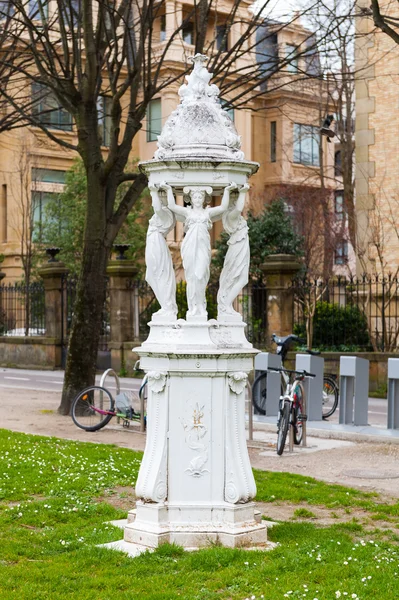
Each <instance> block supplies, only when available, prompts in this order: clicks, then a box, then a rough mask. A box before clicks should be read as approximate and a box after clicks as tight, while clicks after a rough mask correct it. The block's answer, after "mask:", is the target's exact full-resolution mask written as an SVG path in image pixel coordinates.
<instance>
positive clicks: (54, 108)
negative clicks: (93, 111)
mask: <svg viewBox="0 0 399 600" xmlns="http://www.w3.org/2000/svg"><path fill="white" fill-rule="evenodd" d="M32 96H33V100H34V102H35V104H34V106H33V107H32V114H33V116H34V117H36V119H37V120H38V121H39V123H42V125H45V126H46V127H49V128H53V129H62V130H64V131H72V116H71V115H70V114H69V112H68V111H66V110H65V109H64V108H62V106H60V104H59V102H58V100H57V98H56V97H55V96H54V94H53V93H52V92H51V91H49V90H48V89H46V88H45V87H44V86H42V85H41V84H40V83H33V84H32Z"/></svg>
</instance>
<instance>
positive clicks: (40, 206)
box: [32, 192, 58, 242]
mask: <svg viewBox="0 0 399 600" xmlns="http://www.w3.org/2000/svg"><path fill="white" fill-rule="evenodd" d="M56 198H58V194H57V193H54V192H32V205H33V236H34V240H35V241H38V242H45V240H43V222H44V218H45V210H46V206H47V205H48V204H49V202H51V201H53V200H54V199H56Z"/></svg>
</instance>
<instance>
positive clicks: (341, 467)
mask: <svg viewBox="0 0 399 600" xmlns="http://www.w3.org/2000/svg"><path fill="white" fill-rule="evenodd" d="M59 403H60V393H59V392H39V391H37V392H35V391H30V390H21V389H12V388H10V389H8V388H0V406H1V411H0V428H5V429H11V430H13V431H20V432H24V433H33V434H38V435H46V436H57V437H61V438H66V439H71V440H81V441H89V442H97V443H98V442H100V443H110V444H116V445H118V446H123V447H126V448H132V449H137V450H143V449H144V445H145V436H144V435H142V434H140V433H137V432H133V431H131V430H124V429H122V427H119V426H117V425H116V424H115V425H112V421H111V425H109V426H107V427H106V428H105V429H102V430H101V431H98V432H94V433H86V432H85V431H82V430H80V429H78V428H77V427H76V426H75V425H74V424H73V422H72V420H71V419H70V418H69V417H62V416H60V415H58V414H57V407H58V405H59ZM311 442H312V443H313V444H314V446H315V451H313V452H309V453H306V452H304V451H301V450H300V449H296V451H295V453H294V454H293V455H290V454H288V453H284V454H283V456H282V457H278V456H277V455H276V454H275V452H274V451H273V449H272V448H270V447H268V446H267V445H266V446H265V445H264V446H262V447H251V448H250V450H249V452H250V458H251V463H252V466H253V467H255V468H257V469H263V470H268V471H286V472H290V473H298V474H300V475H308V476H310V477H316V478H317V479H321V480H324V481H328V482H332V483H341V484H343V485H346V486H351V487H355V488H360V489H363V490H373V491H377V492H381V493H383V494H386V495H389V496H394V497H397V498H399V446H398V445H394V444H389V443H384V444H380V443H379V444H374V443H368V442H356V443H350V442H337V447H333V448H330V449H324V450H322V449H320V450H319V449H318V443H319V442H318V441H317V440H316V438H312V440H311ZM322 445H323V444H322V443H321V442H320V447H322ZM269 446H270V445H269ZM269 512H270V511H269ZM270 516H271V517H272V515H270Z"/></svg>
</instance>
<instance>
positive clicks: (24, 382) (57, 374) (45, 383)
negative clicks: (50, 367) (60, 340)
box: [0, 367, 141, 392]
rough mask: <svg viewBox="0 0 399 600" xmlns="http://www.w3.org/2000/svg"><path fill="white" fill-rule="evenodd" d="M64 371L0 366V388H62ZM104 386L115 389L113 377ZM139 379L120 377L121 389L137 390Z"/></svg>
mask: <svg viewBox="0 0 399 600" xmlns="http://www.w3.org/2000/svg"><path fill="white" fill-rule="evenodd" d="M100 379H101V375H97V376H96V384H97V385H99V384H100ZM63 382H64V371H36V370H29V369H6V368H3V367H0V388H10V387H11V388H17V389H24V390H34V391H39V392H40V391H41V392H56V391H61V390H62V385H63ZM104 383H105V387H106V388H109V389H110V390H115V379H114V378H113V377H112V376H108V377H107V380H106V382H104ZM140 383H141V379H132V378H129V377H123V378H120V387H121V391H130V390H135V391H137V390H138V389H139V388H140Z"/></svg>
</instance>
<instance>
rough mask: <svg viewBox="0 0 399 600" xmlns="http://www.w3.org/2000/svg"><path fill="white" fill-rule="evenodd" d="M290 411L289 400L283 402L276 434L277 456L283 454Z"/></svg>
mask: <svg viewBox="0 0 399 600" xmlns="http://www.w3.org/2000/svg"><path fill="white" fill-rule="evenodd" d="M290 410H291V403H290V401H289V400H284V406H283V408H282V412H281V416H280V422H279V428H278V433H277V454H278V455H279V456H281V455H282V453H283V452H284V446H285V440H286V439H287V433H288V427H289V425H290Z"/></svg>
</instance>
